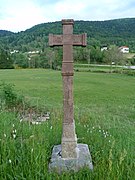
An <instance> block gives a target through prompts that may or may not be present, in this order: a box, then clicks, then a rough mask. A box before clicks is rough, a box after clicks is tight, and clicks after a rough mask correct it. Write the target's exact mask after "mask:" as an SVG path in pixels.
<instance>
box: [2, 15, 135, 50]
mask: <svg viewBox="0 0 135 180" xmlns="http://www.w3.org/2000/svg"><path fill="white" fill-rule="evenodd" d="M83 32H86V33H87V35H88V45H92V46H103V45H113V44H115V45H117V46H122V45H127V46H129V47H130V50H131V51H132V52H135V18H124V19H115V20H107V21H75V25H74V33H83ZM49 33H55V34H60V33H62V25H61V22H60V21H57V22H50V23H43V24H39V25H36V26H33V27H32V28H30V29H27V30H26V31H22V32H19V33H12V32H10V31H3V30H0V45H2V46H3V47H4V48H5V49H10V50H13V49H17V50H19V51H22V52H28V51H31V50H43V49H44V48H45V47H46V46H48V35H49Z"/></svg>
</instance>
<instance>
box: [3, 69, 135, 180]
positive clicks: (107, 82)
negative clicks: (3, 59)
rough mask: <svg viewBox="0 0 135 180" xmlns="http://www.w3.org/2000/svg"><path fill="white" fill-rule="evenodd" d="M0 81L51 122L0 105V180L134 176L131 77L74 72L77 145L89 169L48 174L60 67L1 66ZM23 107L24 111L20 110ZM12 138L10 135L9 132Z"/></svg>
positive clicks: (121, 179)
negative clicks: (84, 150) (34, 121)
mask: <svg viewBox="0 0 135 180" xmlns="http://www.w3.org/2000/svg"><path fill="white" fill-rule="evenodd" d="M0 80H1V81H3V82H5V83H11V84H14V85H15V86H14V89H15V92H16V93H17V94H20V95H23V96H24V97H25V101H27V102H28V103H29V104H30V105H31V106H34V107H36V108H37V109H38V110H40V109H42V111H44V112H50V120H48V121H46V122H44V123H42V124H39V125H31V124H29V123H28V122H24V121H20V116H19V114H18V113H16V112H15V111H12V112H11V111H10V112H9V111H8V110H7V109H4V108H1V109H0V129H1V130H0V179H1V180H5V179H9V180H10V179H11V180H12V179H14V180H16V179H17V180H40V179H41V180H53V179H54V180H55V179H56V180H57V179H63V180H69V179H72V180H73V179H76V180H83V179H84V180H85V179H86V180H87V179H88V180H89V179H92V180H133V179H135V77H134V76H128V75H126V74H115V73H91V72H75V73H74V118H75V123H76V133H77V137H78V143H86V144H88V146H89V149H90V152H91V156H92V160H93V165H94V169H93V171H90V170H88V169H87V168H84V169H81V170H80V171H79V172H74V173H73V172H67V173H66V172H65V173H63V174H60V175H59V174H57V173H55V172H53V173H50V172H48V163H49V161H50V158H51V152H52V148H53V146H54V145H57V144H60V143H61V133H62V117H63V113H62V106H63V90H62V77H61V72H60V71H53V70H45V69H18V70H17V69H16V70H0ZM25 111H26V110H25ZM13 130H15V131H16V137H15V138H12V136H11V133H12V131H13Z"/></svg>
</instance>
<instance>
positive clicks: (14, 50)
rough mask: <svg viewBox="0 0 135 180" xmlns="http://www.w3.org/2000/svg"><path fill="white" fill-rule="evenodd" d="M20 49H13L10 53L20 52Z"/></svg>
mask: <svg viewBox="0 0 135 180" xmlns="http://www.w3.org/2000/svg"><path fill="white" fill-rule="evenodd" d="M18 52H19V51H18V50H13V51H11V52H10V53H11V54H14V53H18Z"/></svg>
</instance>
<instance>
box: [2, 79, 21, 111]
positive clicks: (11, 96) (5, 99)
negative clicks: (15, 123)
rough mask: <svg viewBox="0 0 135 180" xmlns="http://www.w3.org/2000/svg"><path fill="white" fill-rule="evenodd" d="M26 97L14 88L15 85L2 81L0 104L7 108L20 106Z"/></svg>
mask: <svg viewBox="0 0 135 180" xmlns="http://www.w3.org/2000/svg"><path fill="white" fill-rule="evenodd" d="M23 100H24V97H23V96H21V95H18V94H17V93H16V92H15V90H14V85H12V84H6V83H5V82H1V83H0V103H1V104H0V105H1V107H2V106H3V104H4V106H5V107H7V108H13V107H19V106H22V105H23Z"/></svg>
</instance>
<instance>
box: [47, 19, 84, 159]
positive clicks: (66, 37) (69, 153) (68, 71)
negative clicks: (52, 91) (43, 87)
mask: <svg viewBox="0 0 135 180" xmlns="http://www.w3.org/2000/svg"><path fill="white" fill-rule="evenodd" d="M73 24H74V21H73V20H72V19H66V20H65V19H64V20H62V25H63V35H53V34H49V45H50V46H52V47H53V46H63V61H62V79H63V94H64V100H63V110H64V119H63V133H62V142H61V151H62V152H61V156H62V158H68V159H69V158H77V157H78V150H77V137H76V134H75V124H74V109H73V75H74V72H73V46H86V38H87V36H86V34H81V35H75V34H73Z"/></svg>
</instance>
